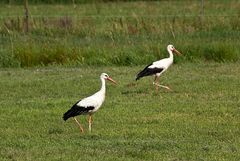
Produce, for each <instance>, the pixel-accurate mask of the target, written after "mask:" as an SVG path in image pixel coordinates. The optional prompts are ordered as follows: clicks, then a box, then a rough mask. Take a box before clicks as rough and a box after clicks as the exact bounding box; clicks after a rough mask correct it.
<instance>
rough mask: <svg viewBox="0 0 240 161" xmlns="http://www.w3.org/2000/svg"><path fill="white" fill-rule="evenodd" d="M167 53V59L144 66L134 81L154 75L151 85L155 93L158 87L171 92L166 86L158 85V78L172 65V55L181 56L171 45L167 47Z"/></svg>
mask: <svg viewBox="0 0 240 161" xmlns="http://www.w3.org/2000/svg"><path fill="white" fill-rule="evenodd" d="M167 51H168V53H169V57H168V58H164V59H161V60H158V61H155V62H153V63H151V64H149V65H148V66H146V67H145V68H144V69H143V70H142V71H141V72H139V73H138V74H137V77H136V80H139V79H140V78H142V77H145V76H151V75H154V76H155V79H154V82H153V85H155V87H156V91H158V88H159V87H162V88H165V89H168V90H171V89H170V88H169V87H168V86H164V85H161V84H159V77H160V75H161V74H162V73H164V72H165V71H166V70H167V69H168V68H169V67H170V66H171V65H172V63H173V53H176V54H177V55H181V53H180V52H179V51H177V50H176V49H175V48H174V46H173V45H168V46H167Z"/></svg>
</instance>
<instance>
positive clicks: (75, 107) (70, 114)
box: [63, 101, 94, 121]
mask: <svg viewBox="0 0 240 161" xmlns="http://www.w3.org/2000/svg"><path fill="white" fill-rule="evenodd" d="M78 102H79V101H78ZM78 102H77V103H75V104H74V105H73V106H72V108H71V109H70V110H68V111H67V112H66V113H64V115H63V120H64V121H66V120H67V119H68V118H70V117H74V116H77V115H81V114H84V113H88V112H89V111H90V110H93V109H94V107H93V106H88V107H82V106H78V105H77V104H78Z"/></svg>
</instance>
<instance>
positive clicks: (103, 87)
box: [100, 78, 106, 94]
mask: <svg viewBox="0 0 240 161" xmlns="http://www.w3.org/2000/svg"><path fill="white" fill-rule="evenodd" d="M101 82H102V87H101V89H100V92H102V93H103V94H105V92H106V85H105V79H104V78H101Z"/></svg>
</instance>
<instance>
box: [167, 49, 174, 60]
mask: <svg viewBox="0 0 240 161" xmlns="http://www.w3.org/2000/svg"><path fill="white" fill-rule="evenodd" d="M167 50H168V53H169V59H171V60H173V52H172V50H171V49H167Z"/></svg>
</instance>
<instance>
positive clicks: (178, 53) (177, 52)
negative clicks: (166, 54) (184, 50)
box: [173, 49, 182, 55]
mask: <svg viewBox="0 0 240 161" xmlns="http://www.w3.org/2000/svg"><path fill="white" fill-rule="evenodd" d="M173 52H175V53H176V54H177V55H182V54H181V53H180V52H179V51H177V50H176V49H173Z"/></svg>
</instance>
